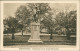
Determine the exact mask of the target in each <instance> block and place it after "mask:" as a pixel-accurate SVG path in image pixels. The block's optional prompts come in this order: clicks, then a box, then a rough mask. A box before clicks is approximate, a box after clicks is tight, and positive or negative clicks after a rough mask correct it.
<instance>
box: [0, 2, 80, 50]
mask: <svg viewBox="0 0 80 51" xmlns="http://www.w3.org/2000/svg"><path fill="white" fill-rule="evenodd" d="M4 3H76V4H77V42H76V46H69V45H37V46H36V45H26V46H27V47H24V48H11V47H8V48H4V47H3V9H4V8H3V4H4ZM79 19H80V18H79V2H78V1H1V50H21V49H22V50H29V51H31V50H34V48H35V47H36V48H39V49H37V50H41V51H43V50H48V49H49V50H51V51H52V50H56V51H62V50H63V51H64V50H66V51H68V50H70V51H71V50H72V51H78V50H79V28H78V27H79V26H80V22H79ZM41 48H42V49H41ZM51 48H52V49H51ZM49 50H48V51H49Z"/></svg>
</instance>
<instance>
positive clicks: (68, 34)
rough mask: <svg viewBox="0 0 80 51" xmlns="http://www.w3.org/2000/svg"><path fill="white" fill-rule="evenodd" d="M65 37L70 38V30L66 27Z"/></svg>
mask: <svg viewBox="0 0 80 51" xmlns="http://www.w3.org/2000/svg"><path fill="white" fill-rule="evenodd" d="M67 39H68V40H70V30H69V29H67Z"/></svg>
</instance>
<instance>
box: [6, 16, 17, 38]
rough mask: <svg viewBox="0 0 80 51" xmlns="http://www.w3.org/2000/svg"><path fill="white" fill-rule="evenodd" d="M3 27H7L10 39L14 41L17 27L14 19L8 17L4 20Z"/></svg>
mask: <svg viewBox="0 0 80 51" xmlns="http://www.w3.org/2000/svg"><path fill="white" fill-rule="evenodd" d="M5 25H6V26H7V29H8V30H10V32H11V33H12V39H15V36H14V33H15V30H16V29H17V27H18V21H17V20H16V18H14V17H12V16H9V17H8V18H7V19H5V22H4V26H5Z"/></svg>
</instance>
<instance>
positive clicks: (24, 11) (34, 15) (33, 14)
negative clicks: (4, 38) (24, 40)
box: [15, 3, 51, 35]
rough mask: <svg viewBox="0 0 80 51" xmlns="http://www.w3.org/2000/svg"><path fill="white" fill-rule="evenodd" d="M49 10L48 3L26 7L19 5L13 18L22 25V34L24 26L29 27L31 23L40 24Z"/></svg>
mask: <svg viewBox="0 0 80 51" xmlns="http://www.w3.org/2000/svg"><path fill="white" fill-rule="evenodd" d="M49 10H51V9H50V7H49V4H48V3H28V4H26V5H21V6H20V7H19V8H18V9H17V11H16V13H15V16H16V18H17V20H19V22H20V23H21V24H22V26H21V30H22V32H23V27H25V25H26V26H29V25H30V23H31V22H40V21H41V18H43V17H44V14H45V13H47V12H48V11H49ZM22 35H23V33H22Z"/></svg>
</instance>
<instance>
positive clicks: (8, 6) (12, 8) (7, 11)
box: [3, 3, 77, 18]
mask: <svg viewBox="0 0 80 51" xmlns="http://www.w3.org/2000/svg"><path fill="white" fill-rule="evenodd" d="M20 5H25V3H4V9H3V15H4V18H7V17H8V16H13V17H14V16H15V12H16V10H17V8H18V7H19V6H20ZM49 5H50V7H51V8H52V9H58V11H63V10H65V9H69V10H76V9H77V7H76V4H75V3H49Z"/></svg>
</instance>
